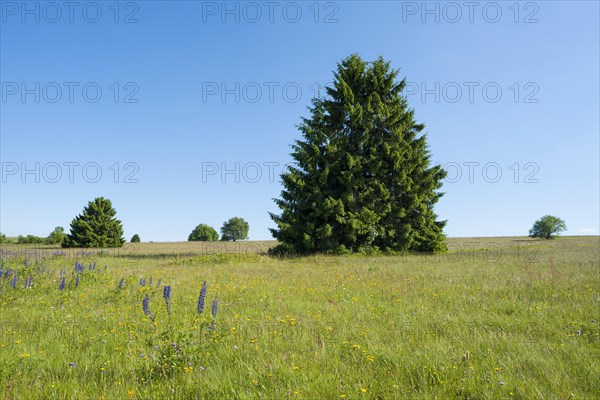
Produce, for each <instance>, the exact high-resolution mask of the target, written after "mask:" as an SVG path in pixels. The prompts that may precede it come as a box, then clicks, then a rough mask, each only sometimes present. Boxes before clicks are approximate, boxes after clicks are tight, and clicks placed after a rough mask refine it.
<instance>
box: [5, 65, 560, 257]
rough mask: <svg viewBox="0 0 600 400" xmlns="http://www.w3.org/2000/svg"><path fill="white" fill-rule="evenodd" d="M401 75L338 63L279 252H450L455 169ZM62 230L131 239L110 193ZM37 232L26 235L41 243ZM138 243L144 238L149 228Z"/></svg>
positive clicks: (95, 242)
mask: <svg viewBox="0 0 600 400" xmlns="http://www.w3.org/2000/svg"><path fill="white" fill-rule="evenodd" d="M398 74H399V70H396V69H393V68H392V67H391V64H390V62H389V61H386V60H384V59H383V58H382V57H379V58H378V59H377V60H375V61H373V62H366V61H364V60H363V59H362V58H361V57H360V56H358V55H357V54H353V55H351V56H349V57H347V58H345V59H344V60H342V61H341V62H340V63H338V64H337V68H336V70H335V71H334V73H333V76H334V79H333V84H332V85H331V86H329V87H327V88H326V95H325V96H323V97H320V98H314V99H313V100H312V106H311V107H310V108H309V113H310V115H309V117H307V118H302V120H301V123H300V125H299V126H298V128H299V130H300V132H301V135H302V136H301V139H298V140H296V141H295V143H294V144H293V145H292V153H291V156H292V158H293V159H294V161H295V163H294V165H292V166H289V167H288V168H287V170H286V171H284V172H283V173H282V174H281V179H282V183H283V190H282V192H281V198H278V199H274V201H275V204H276V205H277V207H278V208H279V209H280V210H281V211H280V213H279V214H275V213H269V216H270V217H271V219H272V220H273V221H274V222H275V225H276V227H275V228H271V229H270V231H271V233H272V235H273V237H274V238H275V239H277V240H278V241H279V244H278V245H277V246H276V247H274V248H272V249H270V250H269V251H270V254H272V255H278V256H281V255H304V254H312V253H333V254H345V253H378V252H424V253H437V252H443V251H446V249H447V246H446V236H445V234H444V231H443V229H444V227H445V225H446V221H441V220H438V216H437V215H436V213H435V212H434V206H435V204H436V203H437V202H438V200H439V199H440V198H441V197H442V196H443V194H444V193H442V192H440V189H441V187H442V180H443V179H444V177H445V176H446V171H445V170H444V169H443V168H442V167H441V166H440V165H432V163H431V153H430V151H429V148H428V145H427V136H426V134H423V133H422V132H423V130H424V129H425V125H424V124H422V123H419V122H417V121H416V118H415V111H414V110H413V109H412V108H410V107H409V105H408V100H407V98H406V96H405V95H404V94H403V92H404V89H405V87H406V79H401V80H398ZM59 228H60V229H62V228H61V227H57V228H56V229H55V231H53V232H52V233H51V234H50V236H49V237H48V238H46V239H44V240H58V239H59V238H60V240H59V241H58V242H57V243H60V244H61V245H62V246H63V247H120V246H122V245H123V244H124V243H125V239H124V238H123V226H122V223H121V221H120V220H118V219H116V211H115V210H114V208H113V207H112V203H111V202H110V200H108V199H105V198H103V197H99V198H96V199H94V200H93V201H91V202H89V204H88V205H87V206H86V207H85V209H84V210H83V213H82V214H81V215H78V216H77V217H75V219H73V221H72V222H71V229H70V233H69V234H65V233H64V229H62V231H61V230H60V229H59ZM248 230H249V225H248V223H247V222H246V221H244V220H243V218H239V217H233V218H231V219H229V220H228V221H226V222H225V223H224V224H223V227H221V238H220V240H225V241H237V240H244V239H247V238H248ZM564 230H566V225H565V223H564V221H562V220H561V219H560V218H557V217H554V216H550V215H546V216H544V217H542V218H541V219H540V220H538V221H536V222H535V223H534V226H533V227H532V229H531V230H530V232H529V235H530V236H531V237H533V238H544V239H551V238H552V237H553V235H555V234H558V233H560V232H563V231H564ZM31 236H32V235H29V236H28V237H27V238H25V239H22V240H24V241H26V240H33V241H35V240H37V239H36V237H31ZM51 237H52V239H51ZM0 240H5V239H2V238H1V236H0ZM216 240H219V234H218V233H217V231H216V230H215V229H214V228H213V227H211V226H208V225H206V224H199V225H197V226H196V227H195V228H194V230H193V231H192V232H191V233H190V235H189V236H188V241H216ZM131 241H132V242H139V241H140V237H139V235H137V234H136V235H134V236H133V237H132V239H131Z"/></svg>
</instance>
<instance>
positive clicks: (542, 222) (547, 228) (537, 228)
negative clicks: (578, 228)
mask: <svg viewBox="0 0 600 400" xmlns="http://www.w3.org/2000/svg"><path fill="white" fill-rule="evenodd" d="M566 230H567V224H565V221H563V220H562V219H560V218H558V217H555V216H552V215H545V216H543V217H542V218H540V219H538V220H537V221H535V222H534V223H533V227H532V228H531V229H530V230H529V236H530V237H532V238H542V239H553V238H554V237H553V236H552V235H558V234H560V233H561V232H564V231H566Z"/></svg>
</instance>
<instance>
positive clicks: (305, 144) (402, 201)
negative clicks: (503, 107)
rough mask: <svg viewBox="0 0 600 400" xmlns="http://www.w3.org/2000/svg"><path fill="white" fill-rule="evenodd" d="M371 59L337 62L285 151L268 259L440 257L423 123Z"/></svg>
mask: <svg viewBox="0 0 600 400" xmlns="http://www.w3.org/2000/svg"><path fill="white" fill-rule="evenodd" d="M397 75H398V71H396V70H393V69H391V68H390V64H389V63H388V62H386V61H385V60H383V59H382V58H379V59H378V60H377V61H375V62H372V63H366V62H365V61H363V60H362V59H361V58H360V57H359V56H358V55H352V56H350V57H348V58H347V59H345V60H343V61H342V62H341V63H340V64H338V68H337V72H335V73H334V83H333V87H328V88H327V96H326V97H325V98H322V99H314V100H313V105H312V107H311V108H310V113H311V116H310V118H303V119H302V123H301V124H300V125H299V129H300V131H301V132H302V136H303V139H302V140H298V141H296V142H295V144H294V145H293V146H292V148H293V151H292V157H293V158H294V160H295V165H294V166H292V167H290V168H289V169H288V171H286V172H284V173H283V174H282V175H281V178H282V180H283V186H284V190H283V191H282V193H281V199H276V200H275V202H276V204H277V206H278V207H279V208H280V209H281V211H282V212H281V214H280V215H276V214H273V213H271V214H270V215H271V218H272V219H273V220H274V221H275V223H276V224H277V228H275V229H271V232H272V234H273V236H274V237H275V238H276V239H277V240H279V241H280V242H281V244H280V245H279V246H277V247H276V248H275V249H274V250H273V251H272V253H273V254H308V253H315V252H328V253H329V252H332V253H345V252H376V251H418V252H439V251H444V250H445V249H446V244H445V236H444V233H443V231H442V229H443V227H444V226H445V224H446V222H445V221H437V220H436V219H437V215H436V214H435V213H434V211H433V206H434V205H435V203H436V202H437V201H438V199H439V198H440V197H441V196H442V193H439V192H438V191H437V190H438V189H440V187H441V185H442V179H443V178H444V177H445V176H446V172H445V171H444V170H443V169H442V168H441V167H440V166H437V165H436V166H430V160H429V152H428V150H427V144H426V137H425V135H421V134H420V133H421V131H423V129H424V125H423V124H418V123H417V122H415V119H414V111H413V110H412V109H410V108H409V107H408V103H407V100H406V98H405V97H404V96H403V95H402V91H403V89H404V87H405V80H402V81H400V82H397V81H396V77H397Z"/></svg>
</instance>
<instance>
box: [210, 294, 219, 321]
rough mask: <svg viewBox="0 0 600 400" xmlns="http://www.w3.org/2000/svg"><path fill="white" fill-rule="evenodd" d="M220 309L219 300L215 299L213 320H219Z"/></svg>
mask: <svg viewBox="0 0 600 400" xmlns="http://www.w3.org/2000/svg"><path fill="white" fill-rule="evenodd" d="M218 309H219V299H217V298H216V297H215V299H214V300H213V303H212V316H213V318H217V311H218Z"/></svg>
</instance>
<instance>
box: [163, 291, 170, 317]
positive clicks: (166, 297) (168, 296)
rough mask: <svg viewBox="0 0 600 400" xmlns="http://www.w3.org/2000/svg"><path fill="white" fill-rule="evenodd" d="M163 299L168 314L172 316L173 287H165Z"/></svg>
mask: <svg viewBox="0 0 600 400" xmlns="http://www.w3.org/2000/svg"><path fill="white" fill-rule="evenodd" d="M163 297H164V298H165V304H166V305H167V313H168V314H169V315H171V286H165V287H164V289H163Z"/></svg>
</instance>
